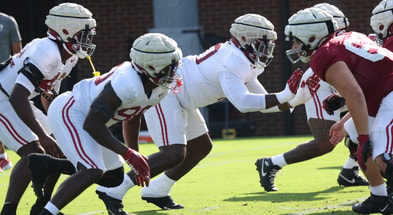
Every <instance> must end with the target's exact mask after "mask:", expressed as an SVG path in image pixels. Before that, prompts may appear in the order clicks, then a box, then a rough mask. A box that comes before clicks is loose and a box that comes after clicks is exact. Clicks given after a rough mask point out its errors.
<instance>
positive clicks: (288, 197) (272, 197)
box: [224, 186, 344, 202]
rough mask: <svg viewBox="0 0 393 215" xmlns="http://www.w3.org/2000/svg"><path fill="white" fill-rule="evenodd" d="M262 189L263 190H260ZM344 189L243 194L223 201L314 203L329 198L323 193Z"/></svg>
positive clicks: (335, 187) (331, 188) (337, 187)
mask: <svg viewBox="0 0 393 215" xmlns="http://www.w3.org/2000/svg"><path fill="white" fill-rule="evenodd" d="M261 189H263V188H261ZM343 189H344V187H340V186H334V187H330V188H329V189H326V190H322V191H317V192H306V193H282V192H281V193H280V192H279V191H278V192H269V193H268V192H265V191H261V192H257V193H245V194H244V196H241V197H239V196H235V197H232V198H228V199H224V201H231V202H242V201H268V202H288V201H315V200H321V199H327V198H329V196H328V195H327V196H326V197H323V195H321V194H324V193H333V192H338V191H341V190H343Z"/></svg>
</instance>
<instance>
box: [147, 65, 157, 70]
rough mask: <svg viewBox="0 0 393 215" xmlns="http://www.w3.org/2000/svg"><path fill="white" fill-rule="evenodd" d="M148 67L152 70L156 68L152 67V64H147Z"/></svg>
mask: <svg viewBox="0 0 393 215" xmlns="http://www.w3.org/2000/svg"><path fill="white" fill-rule="evenodd" d="M148 67H149V69H151V70H153V71H154V70H156V69H155V68H154V66H152V65H149V66H148Z"/></svg>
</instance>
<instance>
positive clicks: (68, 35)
mask: <svg viewBox="0 0 393 215" xmlns="http://www.w3.org/2000/svg"><path fill="white" fill-rule="evenodd" d="M45 24H46V25H47V26H48V32H47V35H48V36H47V37H44V38H37V39H34V40H32V41H31V42H30V43H28V44H27V45H26V46H25V47H24V48H23V49H22V50H21V51H20V52H19V53H17V54H15V55H13V56H12V59H11V61H10V62H9V64H8V65H6V66H5V67H4V68H3V69H2V71H1V73H0V134H1V135H0V141H1V142H3V143H4V144H5V145H6V146H7V147H8V148H9V149H11V150H13V151H14V152H16V153H17V154H18V155H19V156H20V160H19V161H18V162H17V163H16V165H15V166H14V168H13V170H12V173H11V176H10V182H9V186H8V191H7V195H6V198H5V203H4V206H3V209H2V212H1V214H2V215H12V214H16V209H17V205H18V203H19V200H20V199H21V197H22V195H23V193H24V191H25V190H26V187H27V186H28V184H29V182H30V179H31V177H30V173H29V169H28V168H27V156H28V155H29V154H30V153H47V154H50V155H53V156H56V157H58V156H62V152H61V150H60V149H59V148H58V146H57V144H56V142H55V140H54V139H53V138H52V137H51V136H50V135H51V133H52V132H51V130H50V129H49V126H48V123H47V121H46V116H45V115H44V113H43V112H41V111H40V110H39V109H38V108H36V107H35V106H34V105H33V104H32V103H31V102H30V100H31V99H32V98H33V97H35V96H37V95H41V96H43V97H45V98H47V99H48V100H51V98H53V97H54V96H55V95H56V94H57V93H58V92H59V89H60V88H59V87H60V83H61V81H62V79H64V78H65V77H66V76H68V74H69V73H70V72H71V70H72V68H73V67H74V66H75V65H76V63H77V62H78V58H85V57H87V56H90V55H91V54H92V53H93V51H94V49H95V45H94V44H92V39H93V35H95V27H96V21H95V19H94V18H93V17H92V13H91V12H90V11H89V10H88V9H86V8H84V7H83V6H81V5H78V4H74V3H64V4H60V5H58V6H55V7H53V8H52V9H51V10H50V11H49V14H48V15H47V17H46V20H45ZM48 104H49V101H48V102H45V104H43V106H44V107H45V108H47V105H48ZM48 191H49V190H48Z"/></svg>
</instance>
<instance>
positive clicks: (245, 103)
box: [219, 72, 266, 113]
mask: <svg viewBox="0 0 393 215" xmlns="http://www.w3.org/2000/svg"><path fill="white" fill-rule="evenodd" d="M219 79H220V84H221V88H222V90H223V92H224V94H225V96H226V97H227V98H228V100H229V101H230V102H231V103H232V104H233V105H234V106H235V107H236V109H238V110H239V111H240V112H242V113H245V112H254V111H260V110H261V109H265V108H266V104H265V95H263V94H254V93H250V92H249V91H248V89H247V87H246V85H245V84H244V83H243V81H242V80H241V79H239V77H238V76H236V75H235V74H233V73H227V72H220V73H219Z"/></svg>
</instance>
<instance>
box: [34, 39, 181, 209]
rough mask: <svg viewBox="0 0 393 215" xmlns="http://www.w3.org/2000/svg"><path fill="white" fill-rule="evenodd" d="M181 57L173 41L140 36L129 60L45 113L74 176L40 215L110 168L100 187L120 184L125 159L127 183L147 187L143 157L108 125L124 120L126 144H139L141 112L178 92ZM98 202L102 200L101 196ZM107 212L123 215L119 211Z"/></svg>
mask: <svg viewBox="0 0 393 215" xmlns="http://www.w3.org/2000/svg"><path fill="white" fill-rule="evenodd" d="M181 57H182V52H181V50H180V48H178V47H177V43H176V42H175V41H174V40H173V39H171V38H169V37H167V36H165V35H163V34H160V33H148V34H144V35H142V36H140V37H138V38H137V39H136V40H135V41H134V43H133V46H132V48H131V51H130V58H131V61H125V62H123V63H121V64H120V65H118V66H116V67H113V68H112V69H111V70H110V71H109V72H108V73H106V74H104V75H102V76H98V77H93V78H90V79H85V80H82V81H80V82H78V83H77V84H76V85H75V86H74V87H73V89H72V91H71V92H65V93H62V94H61V95H59V96H58V97H56V99H55V100H54V101H53V102H52V103H51V105H50V107H49V110H48V120H49V124H50V126H51V127H52V128H56V130H54V131H53V134H54V136H55V138H56V140H57V143H58V145H59V146H60V148H61V150H62V151H63V152H64V154H65V156H66V157H67V158H68V160H69V161H71V163H72V164H73V165H74V167H75V169H76V171H77V172H76V173H75V174H73V175H71V176H70V177H69V178H68V179H66V180H65V181H64V182H63V183H62V184H61V185H60V187H59V189H58V190H57V192H56V193H55V195H54V196H53V197H52V198H51V200H50V201H49V202H48V203H47V204H46V206H45V208H44V210H43V211H42V212H41V213H40V214H41V215H44V214H58V213H59V210H60V209H62V208H63V207H64V206H65V205H67V204H68V203H69V202H71V201H72V200H73V199H74V198H75V197H76V196H78V195H79V194H80V193H82V192H83V191H84V190H85V189H86V188H88V187H89V186H90V185H91V184H93V183H95V182H100V180H101V179H102V177H103V175H104V173H105V172H106V171H108V170H116V169H120V171H118V174H117V175H116V176H114V178H111V179H110V180H108V181H106V182H105V183H104V184H101V185H104V186H118V185H119V184H120V183H121V182H122V181H123V176H124V169H123V162H124V160H125V161H126V162H127V163H128V164H129V165H130V166H131V168H132V172H133V173H134V175H133V177H132V178H129V179H128V180H130V181H131V183H133V184H137V185H139V186H142V187H143V186H148V185H149V181H150V169H149V165H148V163H147V162H146V161H147V157H145V156H143V155H141V154H139V153H138V152H137V151H135V150H133V149H131V148H128V147H127V146H126V145H124V144H123V143H122V142H121V141H120V140H118V139H116V138H115V137H114V136H113V135H112V134H111V131H110V130H109V127H110V126H111V125H113V124H115V123H118V122H122V123H123V131H124V133H123V135H124V138H125V141H126V142H127V143H128V142H129V141H137V139H138V133H139V127H140V126H139V123H140V120H141V116H142V114H143V113H144V112H145V111H146V110H147V109H149V108H150V107H152V106H155V105H156V104H158V103H159V102H160V101H161V100H162V99H163V98H164V97H165V96H166V95H167V94H168V91H169V90H172V91H173V92H175V93H176V92H177V91H178V90H179V87H180V84H181V77H180V76H179V75H178V74H176V70H177V68H178V66H179V63H180V59H181ZM120 155H121V156H120ZM122 157H123V158H124V160H123V159H122ZM100 198H103V200H104V201H105V196H103V195H101V196H100ZM108 212H109V213H110V214H127V213H126V212H125V211H123V210H122V209H121V211H113V212H112V211H108Z"/></svg>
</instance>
